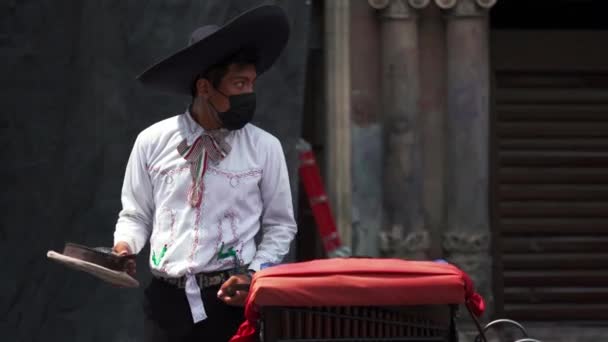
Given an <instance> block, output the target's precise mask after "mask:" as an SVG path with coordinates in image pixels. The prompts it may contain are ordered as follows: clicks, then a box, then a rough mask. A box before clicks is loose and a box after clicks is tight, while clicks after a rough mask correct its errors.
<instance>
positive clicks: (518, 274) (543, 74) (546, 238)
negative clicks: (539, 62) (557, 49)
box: [492, 52, 608, 321]
mask: <svg viewBox="0 0 608 342" xmlns="http://www.w3.org/2000/svg"><path fill="white" fill-rule="evenodd" d="M581 53H582V52H581ZM546 57H547V58H550V56H546ZM494 96H495V97H494V103H495V110H494V115H495V117H494V121H493V126H492V129H493V137H494V143H493V153H494V160H495V162H494V170H495V171H494V172H495V175H494V178H495V181H494V189H493V190H494V201H496V202H495V204H494V208H495V224H496V225H497V228H498V230H497V231H496V232H497V233H498V235H499V236H498V241H499V243H498V244H497V246H498V248H499V250H500V259H502V260H500V261H501V262H502V267H503V269H502V274H501V276H502V285H503V289H504V292H503V294H502V296H503V298H502V302H503V303H502V304H503V307H502V309H503V312H502V314H503V315H504V316H505V317H510V318H514V319H518V320H543V321H555V320H589V321H598V320H604V321H605V320H608V72H607V71H597V70H586V71H582V70H578V71H577V70H568V68H563V69H561V70H533V69H532V70H513V69H511V70H506V69H505V70H500V69H498V70H496V73H495V93H494Z"/></svg>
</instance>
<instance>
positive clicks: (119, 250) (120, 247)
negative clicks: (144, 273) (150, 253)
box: [112, 241, 136, 277]
mask: <svg viewBox="0 0 608 342" xmlns="http://www.w3.org/2000/svg"><path fill="white" fill-rule="evenodd" d="M112 252H114V254H117V255H121V256H123V255H131V254H133V253H132V252H131V248H129V245H128V244H127V243H126V242H124V241H119V242H117V243H116V245H114V248H112ZM125 271H126V272H127V273H128V274H129V275H130V276H132V277H133V276H135V273H136V264H135V260H133V259H131V260H128V261H127V263H126V264H125Z"/></svg>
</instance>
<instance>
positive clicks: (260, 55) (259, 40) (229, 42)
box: [137, 5, 289, 95]
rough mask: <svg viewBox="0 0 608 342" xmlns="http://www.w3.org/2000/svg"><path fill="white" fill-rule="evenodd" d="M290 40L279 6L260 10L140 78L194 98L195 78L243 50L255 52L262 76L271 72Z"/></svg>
mask: <svg viewBox="0 0 608 342" xmlns="http://www.w3.org/2000/svg"><path fill="white" fill-rule="evenodd" d="M288 38H289V23H288V21H287V16H286V15H285V12H284V11H283V10H282V9H281V8H280V7H278V6H270V5H266V6H260V7H256V8H254V9H251V10H249V11H247V12H245V13H243V14H241V15H239V16H238V17H236V18H234V19H232V20H231V21H229V22H228V23H226V24H225V25H224V26H222V27H220V28H219V29H218V30H217V31H216V32H214V33H212V34H210V35H209V36H207V37H205V38H203V39H201V40H200V41H198V42H196V43H193V44H192V45H190V46H188V47H186V48H184V49H182V50H180V51H178V52H177V53H175V54H172V55H171V56H169V57H167V58H165V59H163V60H161V61H160V62H158V63H156V64H155V65H153V66H152V67H150V68H149V69H147V70H146V71H144V72H143V73H142V74H141V75H139V76H138V77H137V79H138V80H139V81H141V82H142V83H143V84H144V85H146V86H151V87H153V88H156V89H159V90H164V91H169V92H173V93H179V94H184V95H190V91H191V86H192V82H194V79H195V77H196V76H197V75H198V74H200V73H201V72H203V71H205V70H207V69H208V68H209V67H211V66H213V65H215V64H218V63H220V62H221V61H222V60H224V59H226V58H228V57H230V56H231V55H233V54H235V53H236V52H238V51H239V50H241V49H247V50H252V51H255V53H256V57H257V62H256V72H257V74H258V75H260V74H262V73H264V72H265V71H266V70H268V68H270V67H271V66H272V65H273V64H274V62H275V61H276V59H277V58H278V57H279V55H280V54H281V52H282V51H283V48H284V47H285V45H286V44H287V40H288Z"/></svg>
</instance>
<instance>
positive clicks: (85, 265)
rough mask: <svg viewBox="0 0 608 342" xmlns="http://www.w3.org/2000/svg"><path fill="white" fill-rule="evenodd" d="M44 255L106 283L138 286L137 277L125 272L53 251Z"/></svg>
mask: <svg viewBox="0 0 608 342" xmlns="http://www.w3.org/2000/svg"><path fill="white" fill-rule="evenodd" d="M46 255H47V257H48V258H49V259H51V260H54V261H57V262H59V263H60V264H62V265H65V266H67V267H69V268H72V269H75V270H77V271H83V272H86V273H89V274H91V275H93V276H95V277H97V278H99V279H101V280H103V281H106V282H108V283H111V284H114V285H117V286H122V287H131V288H135V287H139V282H138V281H137V279H135V278H133V277H131V276H130V275H128V274H127V273H126V272H119V271H114V270H111V269H109V268H105V267H102V266H99V265H97V264H94V263H92V262H88V261H84V260H81V259H77V258H73V257H70V256H66V255H63V254H61V253H57V252H55V251H48V252H47V254H46Z"/></svg>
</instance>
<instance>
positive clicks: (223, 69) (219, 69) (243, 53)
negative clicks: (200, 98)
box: [191, 50, 257, 98]
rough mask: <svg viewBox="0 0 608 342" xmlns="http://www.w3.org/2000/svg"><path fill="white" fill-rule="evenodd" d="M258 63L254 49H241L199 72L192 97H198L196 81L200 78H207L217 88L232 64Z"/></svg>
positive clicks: (192, 88) (193, 86) (192, 90)
mask: <svg viewBox="0 0 608 342" xmlns="http://www.w3.org/2000/svg"><path fill="white" fill-rule="evenodd" d="M256 63H257V56H256V54H255V51H254V50H239V51H238V52H236V53H235V54H233V55H231V56H230V57H228V58H226V59H224V60H223V61H221V62H220V63H217V64H215V65H212V66H211V67H209V68H208V69H207V70H205V71H203V72H201V73H200V74H198V75H197V76H196V78H195V79H194V82H192V87H191V94H192V98H195V97H196V81H198V80H199V79H201V78H204V79H207V80H208V81H209V82H211V85H213V87H214V88H215V89H217V88H218V87H219V86H220V83H221V82H222V79H223V78H224V76H226V74H227V73H228V68H229V67H230V65H231V64H236V65H237V66H243V65H246V64H256Z"/></svg>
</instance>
